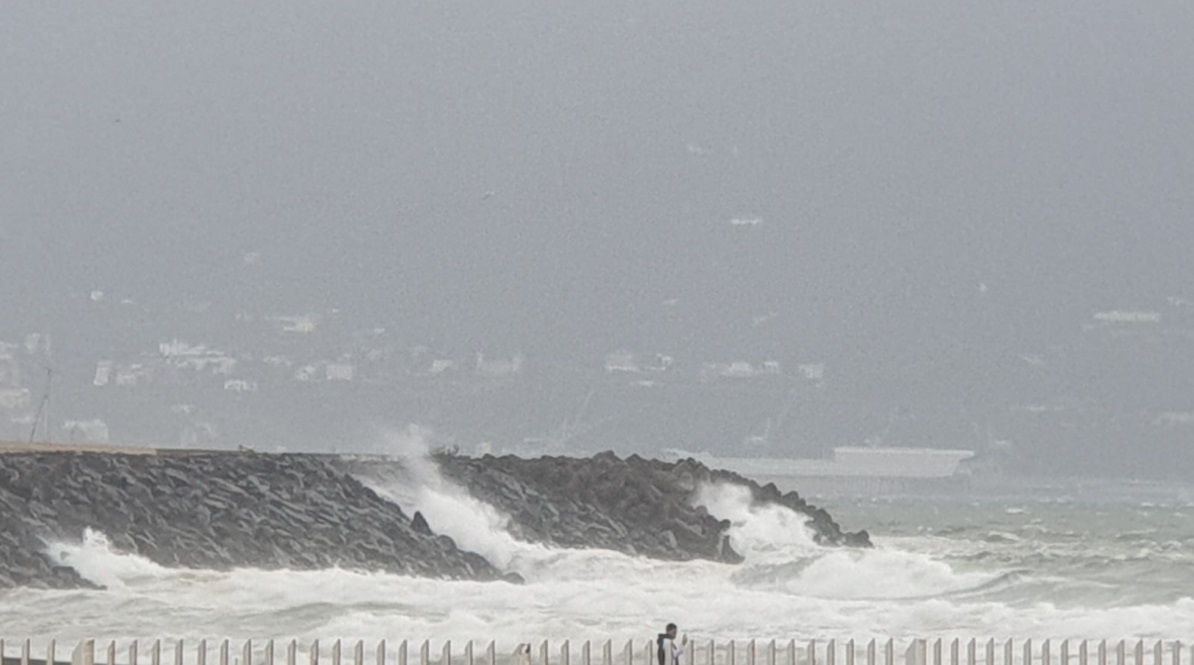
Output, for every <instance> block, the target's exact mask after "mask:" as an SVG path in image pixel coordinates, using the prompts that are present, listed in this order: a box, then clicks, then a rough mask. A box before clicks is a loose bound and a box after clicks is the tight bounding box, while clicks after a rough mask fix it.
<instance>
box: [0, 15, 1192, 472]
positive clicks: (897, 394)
mask: <svg viewBox="0 0 1194 665" xmlns="http://www.w3.org/2000/svg"><path fill="white" fill-rule="evenodd" d="M0 15H2V16H3V20H0V91H2V92H0V298H2V302H3V303H4V306H3V308H2V310H0V341H2V342H3V344H0V438H2V439H16V440H24V439H26V438H30V437H36V438H38V439H53V440H58V441H66V440H78V441H82V440H94V441H101V442H102V441H110V442H113V443H125V444H138V445H145V444H160V445H173V446H190V447H196V448H234V447H235V446H238V445H244V446H249V447H253V448H257V449H261V450H276V449H279V448H285V449H287V450H292V451H296V450H312V451H313V450H367V449H370V448H371V447H372V446H374V445H375V442H376V441H377V440H378V438H379V437H378V435H377V432H379V431H384V430H386V429H393V428H403V427H406V426H407V425H409V424H412V423H413V424H417V425H420V426H422V427H426V428H428V430H429V431H432V432H434V433H435V437H436V439H437V441H439V442H441V443H442V444H443V445H453V446H457V447H459V448H461V449H463V450H474V449H476V448H477V447H478V446H488V447H489V449H492V450H495V451H499V450H512V451H520V452H528V453H530V452H577V453H590V452H596V451H599V450H605V449H613V450H615V451H618V452H619V453H630V452H637V453H640V454H647V455H659V454H661V453H662V451H665V450H669V449H680V450H688V451H703V452H709V453H712V454H716V455H725V456H731V457H752V456H756V457H768V458H774V457H818V456H822V455H825V454H827V452H828V451H830V450H831V449H832V448H834V447H836V446H848V445H874V446H913V447H931V448H961V449H969V450H975V451H978V452H980V453H982V454H983V455H984V456H985V458H986V459H993V460H995V461H996V462H997V466H998V467H999V468H1001V469H1003V470H1004V471H1015V472H1017V473H1030V474H1039V475H1084V474H1091V475H1101V476H1129V477H1147V478H1154V477H1187V476H1188V473H1189V471H1190V470H1191V468H1194V445H1192V444H1194V384H1192V381H1194V280H1192V279H1191V278H1192V277H1194V274H1192V270H1191V267H1190V265H1191V264H1190V259H1189V254H1190V248H1191V247H1194V224H1192V222H1194V189H1192V188H1191V183H1194V160H1192V158H1191V155H1194V132H1192V131H1191V127H1192V126H1194V125H1192V118H1191V111H1190V109H1191V108H1194V93H1192V92H1191V91H1194V42H1191V41H1190V39H1189V36H1190V35H1191V34H1194V5H1191V4H1190V3H1188V2H1179V1H1168V0H1145V1H1144V2H1111V1H1109V0H1094V1H1093V2H1089V1H1088V2H1081V3H1080V2H1063V1H1058V2H1020V1H1013V2H1000V3H976V2H961V3H959V2H943V1H941V0H896V1H895V2H856V3H834V2H820V1H811V2H807V1H806V2H774V1H769V0H768V1H761V2H752V3H728V2H708V1H703V0H702V1H699V2H678V1H676V0H665V1H663V2H655V3H637V2H634V3H632V2H608V3H581V4H575V5H574V4H561V3H547V2H540V3H531V2H516V1H504V2H478V1H475V0H465V1H460V2H449V3H371V2H361V3H349V4H344V3H319V2H310V1H307V0H300V1H296V2H286V3H282V2H262V3H242V2H230V1H228V0H208V1H206V2H203V3H195V4H191V5H185V6H184V5H180V6H173V5H169V6H167V5H163V4H161V3H152V2H145V1H143V0H130V1H128V2H122V3H98V4H96V3H91V4H88V3H82V4H80V3H44V2H31V1H26V0H16V1H13V2H7V3H5V5H4V8H3V9H2V10H0Z"/></svg>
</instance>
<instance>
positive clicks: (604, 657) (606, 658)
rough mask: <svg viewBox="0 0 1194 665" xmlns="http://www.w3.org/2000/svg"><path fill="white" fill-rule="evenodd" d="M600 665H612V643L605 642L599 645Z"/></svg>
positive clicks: (610, 641) (609, 641)
mask: <svg viewBox="0 0 1194 665" xmlns="http://www.w3.org/2000/svg"><path fill="white" fill-rule="evenodd" d="M601 665H614V641H613V640H606V641H605V644H603V645H601Z"/></svg>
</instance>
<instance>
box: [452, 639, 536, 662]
mask: <svg viewBox="0 0 1194 665" xmlns="http://www.w3.org/2000/svg"><path fill="white" fill-rule="evenodd" d="M527 655H528V656H529V655H530V654H527ZM439 663H440V665H452V640H444V649H443V651H441V652H440V655H439Z"/></svg>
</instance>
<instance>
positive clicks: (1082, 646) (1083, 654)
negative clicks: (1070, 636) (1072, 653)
mask: <svg viewBox="0 0 1194 665" xmlns="http://www.w3.org/2000/svg"><path fill="white" fill-rule="evenodd" d="M1089 657H1090V649H1089V648H1087V646H1086V640H1085V639H1084V640H1082V642H1080V643H1079V644H1078V665H1088V663H1087V661H1088V660H1089Z"/></svg>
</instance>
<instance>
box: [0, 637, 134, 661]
mask: <svg viewBox="0 0 1194 665" xmlns="http://www.w3.org/2000/svg"><path fill="white" fill-rule="evenodd" d="M133 644H136V642H133ZM56 646H57V645H56V644H54V640H50V644H49V646H47V647H46V665H55V663H54V651H55V650H56V649H55V647H56ZM3 655H4V653H3V650H0V657H2V656H3ZM129 665H137V663H136V662H135V661H129Z"/></svg>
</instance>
